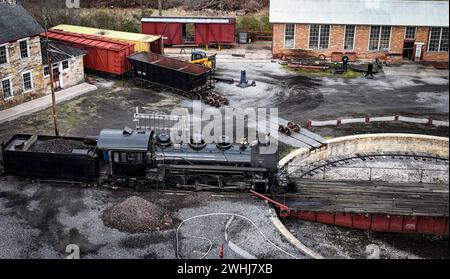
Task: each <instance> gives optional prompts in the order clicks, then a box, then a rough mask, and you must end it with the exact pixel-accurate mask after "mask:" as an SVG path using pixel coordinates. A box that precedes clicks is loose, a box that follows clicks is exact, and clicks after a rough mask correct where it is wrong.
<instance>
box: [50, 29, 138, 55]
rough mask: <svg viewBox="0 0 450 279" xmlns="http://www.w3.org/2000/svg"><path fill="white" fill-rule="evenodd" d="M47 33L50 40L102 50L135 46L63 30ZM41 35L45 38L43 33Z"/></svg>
mask: <svg viewBox="0 0 450 279" xmlns="http://www.w3.org/2000/svg"><path fill="white" fill-rule="evenodd" d="M47 33H48V37H49V39H52V40H56V41H63V42H69V43H74V44H82V45H88V46H95V47H96V48H102V49H113V50H122V49H126V48H128V47H130V46H133V44H131V43H126V42H119V41H114V40H111V39H107V38H102V37H98V36H92V35H84V34H78V33H73V32H66V31H61V30H49V31H48V32H47ZM41 35H42V36H44V34H43V33H42V34H41Z"/></svg>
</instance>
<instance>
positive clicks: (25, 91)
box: [22, 70, 34, 93]
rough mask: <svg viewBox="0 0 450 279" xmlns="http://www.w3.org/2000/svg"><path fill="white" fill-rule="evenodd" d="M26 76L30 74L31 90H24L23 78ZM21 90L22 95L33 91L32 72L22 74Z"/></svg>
mask: <svg viewBox="0 0 450 279" xmlns="http://www.w3.org/2000/svg"><path fill="white" fill-rule="evenodd" d="M26 74H30V82H31V89H25V79H24V77H23V76H24V75H26ZM22 89H23V93H28V92H32V91H33V90H34V81H33V70H29V71H26V72H22Z"/></svg>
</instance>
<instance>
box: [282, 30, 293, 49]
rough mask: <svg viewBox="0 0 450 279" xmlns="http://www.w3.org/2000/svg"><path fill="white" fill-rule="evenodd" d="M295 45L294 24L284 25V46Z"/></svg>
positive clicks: (291, 46)
mask: <svg viewBox="0 0 450 279" xmlns="http://www.w3.org/2000/svg"><path fill="white" fill-rule="evenodd" d="M294 47H295V24H285V25H284V48H294Z"/></svg>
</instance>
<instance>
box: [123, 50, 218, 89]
mask: <svg viewBox="0 0 450 279" xmlns="http://www.w3.org/2000/svg"><path fill="white" fill-rule="evenodd" d="M128 59H129V61H130V62H131V64H132V65H133V71H134V76H135V77H136V78H139V79H141V80H145V81H149V82H152V83H156V84H160V85H164V86H167V87H171V88H176V89H178V90H181V91H184V92H190V91H193V90H197V89H199V88H202V87H205V86H208V83H209V82H210V80H211V74H212V70H211V69H208V68H205V67H203V66H200V65H196V64H191V63H189V62H185V61H181V60H177V59H173V58H169V57H166V56H163V55H158V54H154V53H148V52H139V53H135V54H133V55H131V56H129V57H128Z"/></svg>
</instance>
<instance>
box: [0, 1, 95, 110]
mask: <svg viewBox="0 0 450 279" xmlns="http://www.w3.org/2000/svg"><path fill="white" fill-rule="evenodd" d="M42 32H44V29H43V28H42V27H41V26H40V25H39V24H38V23H37V22H36V20H35V19H34V18H33V17H32V16H31V15H30V14H29V13H28V12H27V11H26V10H25V9H24V8H23V7H22V6H21V5H18V4H14V1H0V110H3V109H7V108H10V107H13V106H15V105H18V104H21V103H23V102H26V101H30V100H33V99H35V98H38V97H41V96H44V95H46V94H50V93H51V88H50V85H51V83H50V71H49V66H48V61H47V42H45V40H43V39H42V40H41V37H40V35H41V34H42ZM48 46H49V47H48V48H49V55H50V58H51V61H52V67H53V80H54V83H53V84H54V86H55V90H56V91H57V90H59V89H62V88H68V87H70V86H73V85H76V84H78V83H81V82H83V81H84V64H83V56H84V55H85V54H86V52H85V51H84V50H82V49H77V48H73V47H70V46H67V45H64V44H61V43H58V42H54V41H50V42H49V43H48Z"/></svg>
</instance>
